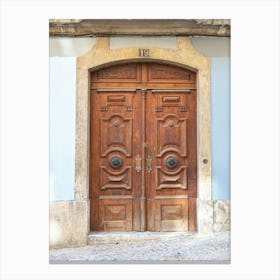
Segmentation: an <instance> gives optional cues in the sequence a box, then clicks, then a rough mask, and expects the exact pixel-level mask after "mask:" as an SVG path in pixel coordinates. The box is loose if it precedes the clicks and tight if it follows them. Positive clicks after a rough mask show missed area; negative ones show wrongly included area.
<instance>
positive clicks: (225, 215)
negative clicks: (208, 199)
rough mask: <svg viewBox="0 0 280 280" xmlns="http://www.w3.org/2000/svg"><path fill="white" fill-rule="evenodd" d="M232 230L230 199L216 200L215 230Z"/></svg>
mask: <svg viewBox="0 0 280 280" xmlns="http://www.w3.org/2000/svg"><path fill="white" fill-rule="evenodd" d="M228 230H230V201H229V200H215V201H214V219H213V231H214V232H221V231H228Z"/></svg>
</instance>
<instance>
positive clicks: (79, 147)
mask: <svg viewBox="0 0 280 280" xmlns="http://www.w3.org/2000/svg"><path fill="white" fill-rule="evenodd" d="M109 40H110V38H108V37H99V38H98V39H97V41H96V43H95V45H94V46H93V47H92V49H91V50H90V51H89V52H88V53H86V54H85V55H83V56H80V57H78V58H77V91H76V92H77V95H76V151H75V201H80V202H83V205H84V207H83V210H81V211H82V212H83V215H85V216H86V220H87V223H88V224H87V227H86V228H87V232H86V233H84V234H83V236H84V238H86V236H87V234H88V232H89V180H88V178H89V81H90V75H89V74H90V72H91V71H93V70H97V69H101V68H103V67H107V66H111V65H114V64H119V63H125V62H128V61H131V62H133V61H134V62H136V61H142V62H144V61H154V62H156V61H157V62H160V63H166V64H172V65H174V66H179V67H182V68H186V69H189V70H192V71H196V72H197V134H198V135H197V141H198V142H197V164H198V166H197V170H198V174H197V178H198V187H197V188H198V201H197V202H198V203H197V205H198V206H197V207H198V208H197V228H198V231H199V232H210V231H212V222H213V221H212V219H210V218H209V216H211V215H212V214H211V209H209V205H210V202H209V201H210V200H211V146H210V61H209V59H208V58H207V57H205V56H204V55H202V54H200V53H199V52H197V51H196V50H195V49H194V48H193V46H192V44H191V42H190V40H189V38H187V37H177V45H178V47H177V49H166V48H158V47H152V46H147V48H149V58H144V57H143V58H142V57H141V58H139V48H136V47H129V48H120V49H110V45H109ZM206 162H207V163H206Z"/></svg>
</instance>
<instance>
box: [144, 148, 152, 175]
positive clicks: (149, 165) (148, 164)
mask: <svg viewBox="0 0 280 280" xmlns="http://www.w3.org/2000/svg"><path fill="white" fill-rule="evenodd" d="M144 147H145V148H146V150H147V157H146V170H147V172H148V173H151V172H152V149H151V147H150V146H149V144H148V143H144Z"/></svg>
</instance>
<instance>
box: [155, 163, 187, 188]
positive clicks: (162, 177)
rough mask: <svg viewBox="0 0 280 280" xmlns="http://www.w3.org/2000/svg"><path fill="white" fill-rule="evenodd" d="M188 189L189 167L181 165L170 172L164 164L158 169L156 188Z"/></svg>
mask: <svg viewBox="0 0 280 280" xmlns="http://www.w3.org/2000/svg"><path fill="white" fill-rule="evenodd" d="M176 188H177V189H182V190H186V189H187V167H186V166H181V167H180V168H178V170H176V171H173V172H170V171H167V170H166V169H165V168H163V167H162V166H157V169H156V189H157V190H160V189H176Z"/></svg>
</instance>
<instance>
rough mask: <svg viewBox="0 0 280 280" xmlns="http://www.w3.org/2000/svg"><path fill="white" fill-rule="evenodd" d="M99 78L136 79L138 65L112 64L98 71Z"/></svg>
mask: <svg viewBox="0 0 280 280" xmlns="http://www.w3.org/2000/svg"><path fill="white" fill-rule="evenodd" d="M96 78H97V80H124V79H126V80H136V79H137V65H136V64H135V63H130V64H123V65H117V66H112V67H109V68H105V69H102V70H99V71H97V77H96Z"/></svg>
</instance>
